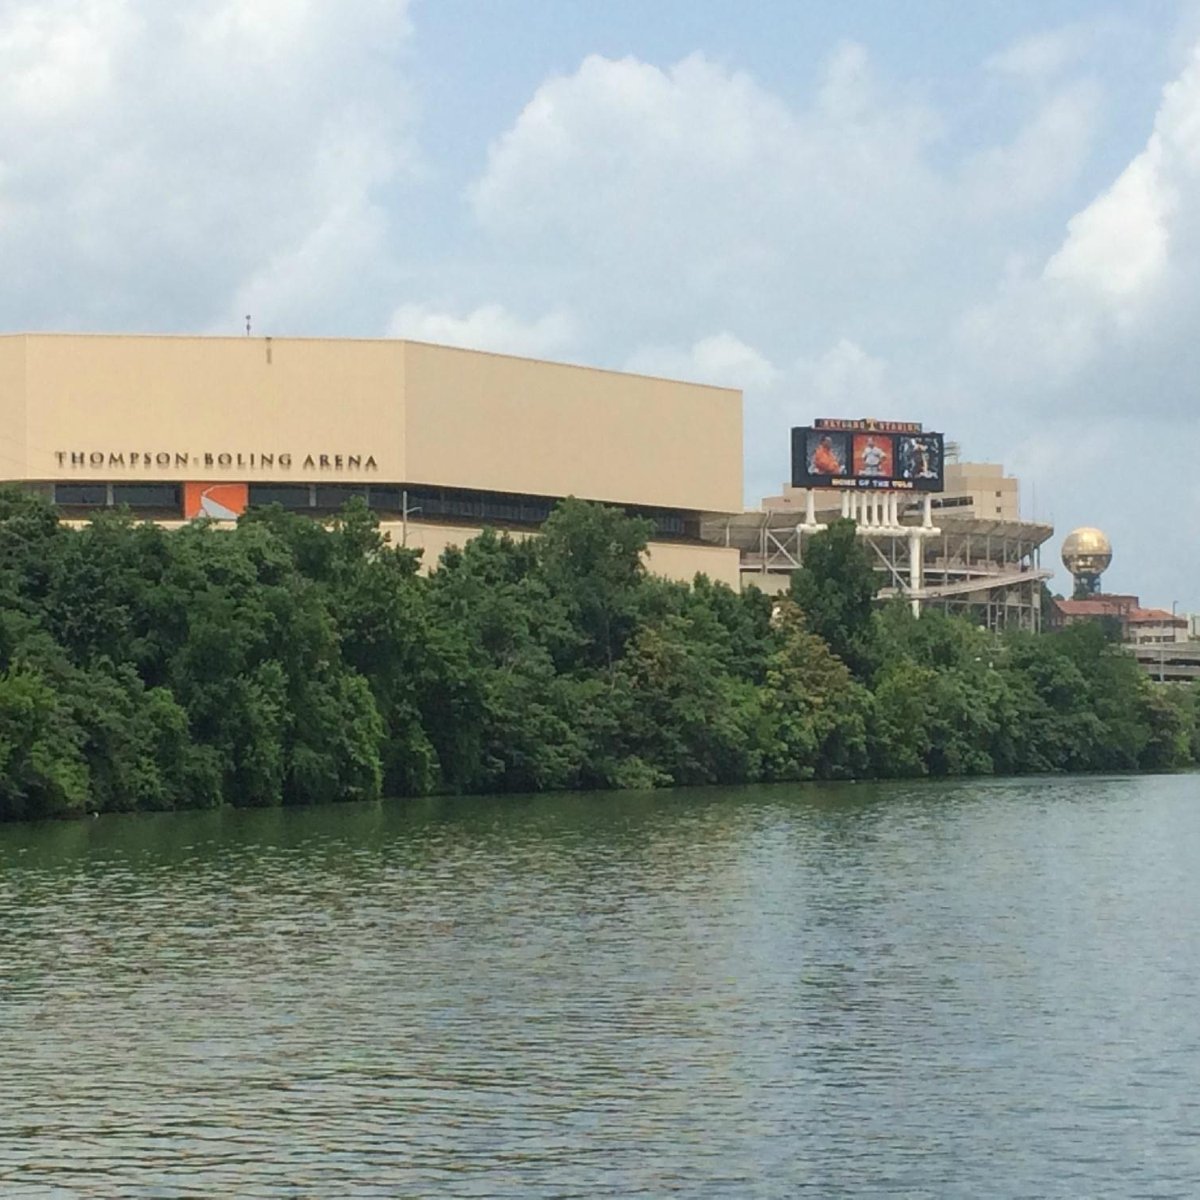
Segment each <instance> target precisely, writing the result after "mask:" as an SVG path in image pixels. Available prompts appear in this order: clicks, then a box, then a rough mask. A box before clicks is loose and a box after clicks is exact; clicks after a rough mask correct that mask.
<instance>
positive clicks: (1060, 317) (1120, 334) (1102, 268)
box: [959, 50, 1200, 410]
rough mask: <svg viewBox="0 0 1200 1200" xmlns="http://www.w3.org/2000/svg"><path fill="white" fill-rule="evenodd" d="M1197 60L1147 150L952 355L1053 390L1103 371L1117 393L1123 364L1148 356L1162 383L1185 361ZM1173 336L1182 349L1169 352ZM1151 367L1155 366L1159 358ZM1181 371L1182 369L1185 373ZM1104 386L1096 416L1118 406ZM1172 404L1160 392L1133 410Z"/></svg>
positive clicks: (975, 315) (1193, 271)
mask: <svg viewBox="0 0 1200 1200" xmlns="http://www.w3.org/2000/svg"><path fill="white" fill-rule="evenodd" d="M1198 213H1200V50H1198V51H1197V52H1195V53H1193V56H1192V59H1191V62H1190V63H1189V64H1188V65H1187V67H1186V68H1185V70H1184V71H1183V73H1182V74H1181V75H1180V77H1179V78H1178V79H1176V80H1175V81H1173V82H1172V83H1170V84H1168V85H1167V87H1166V88H1165V89H1164V90H1163V95H1162V101H1161V104H1160V106H1159V109H1158V112H1157V115H1156V117H1155V121H1154V128H1153V130H1152V132H1151V133H1150V135H1149V137H1148V140H1147V142H1146V145H1145V147H1144V148H1143V149H1142V150H1141V151H1140V152H1139V153H1137V154H1136V155H1135V156H1134V158H1133V159H1132V160H1131V161H1130V163H1129V164H1128V166H1127V167H1125V169H1124V170H1123V171H1121V173H1120V174H1119V175H1118V177H1117V178H1116V180H1115V181H1114V182H1113V184H1112V185H1111V186H1110V187H1108V188H1107V189H1105V190H1104V191H1103V192H1102V193H1101V194H1100V195H1098V196H1097V197H1096V198H1095V199H1094V200H1093V201H1092V202H1091V203H1090V204H1088V205H1087V206H1085V207H1084V208H1083V209H1081V210H1080V211H1079V212H1078V213H1076V214H1075V215H1074V216H1073V217H1071V218H1070V220H1069V221H1068V222H1067V226H1066V235H1065V237H1064V238H1063V240H1062V243H1061V245H1060V246H1059V247H1058V248H1057V249H1056V250H1055V251H1054V252H1053V253H1052V254H1051V255H1050V256H1049V257H1048V258H1047V260H1046V262H1045V265H1044V266H1043V267H1042V268H1041V270H1040V271H1033V272H1017V273H1016V274H1015V275H1013V276H1010V277H1009V278H1008V279H1007V280H1005V281H1004V283H1003V284H1002V286H1001V288H1000V290H999V292H998V294H997V296H996V297H994V298H993V299H991V300H989V301H986V302H983V303H980V304H977V305H975V306H974V307H973V308H972V309H971V310H970V311H969V312H968V313H967V314H966V315H965V316H964V318H963V320H962V322H961V323H960V326H959V335H960V338H961V342H960V346H961V348H962V350H963V351H964V352H965V353H966V354H968V355H978V356H979V358H980V360H981V364H982V365H986V366H987V367H988V368H990V369H992V370H994V371H995V372H996V373H997V375H998V376H999V377H1000V378H1001V379H1007V380H1010V381H1013V382H1018V383H1020V382H1023V383H1025V384H1028V383H1029V382H1031V381H1038V382H1040V383H1041V384H1042V386H1043V387H1047V386H1048V387H1050V388H1053V389H1057V390H1059V391H1060V392H1061V389H1063V388H1065V387H1067V386H1068V385H1069V384H1071V382H1072V381H1073V380H1075V379H1077V378H1078V377H1080V375H1081V374H1082V373H1084V372H1089V371H1102V372H1104V374H1105V375H1106V376H1107V377H1108V380H1109V383H1110V385H1111V383H1112V381H1114V380H1115V379H1117V378H1120V379H1121V381H1122V385H1123V386H1126V387H1127V386H1129V385H1130V383H1131V382H1132V380H1130V379H1129V378H1128V376H1127V373H1126V369H1127V367H1128V361H1127V360H1128V358H1129V356H1142V364H1141V370H1142V378H1143V380H1145V379H1147V378H1149V377H1150V376H1151V374H1152V372H1151V371H1150V370H1148V369H1147V361H1148V357H1152V359H1153V360H1156V361H1161V362H1162V363H1163V365H1164V366H1165V367H1166V368H1167V373H1168V375H1170V374H1171V373H1172V372H1171V365H1172V358H1171V356H1172V355H1173V356H1174V359H1175V361H1176V362H1179V361H1184V360H1186V361H1188V362H1189V364H1190V362H1191V359H1192V351H1191V344H1192V342H1193V341H1194V338H1193V336H1192V333H1191V328H1190V325H1191V318H1192V317H1194V315H1195V314H1196V313H1197V311H1198V310H1200V287H1198V286H1197V283H1196V280H1197V278H1198V277H1200V276H1198V271H1200V219H1198V217H1197V214H1198ZM1179 336H1183V337H1185V338H1186V344H1184V345H1180V344H1178V343H1177V342H1176V343H1175V344H1174V346H1172V342H1173V341H1174V340H1175V339H1176V338H1177V337H1179ZM1160 356H1161V357H1160ZM1188 369H1189V370H1190V369H1191V368H1190V365H1189V368H1188ZM1127 400H1128V396H1127V395H1120V394H1112V393H1111V392H1110V389H1109V387H1106V386H1104V385H1103V384H1102V385H1101V386H1099V387H1091V388H1089V391H1088V392H1087V393H1086V400H1085V403H1086V405H1087V407H1088V408H1090V409H1092V410H1094V409H1096V408H1097V407H1099V406H1105V407H1110V406H1112V405H1114V404H1116V405H1118V406H1119V405H1120V404H1121V403H1122V402H1127ZM1139 403H1141V404H1142V405H1144V406H1147V407H1149V408H1151V409H1154V408H1158V409H1160V410H1161V409H1162V408H1163V406H1164V405H1165V406H1168V407H1169V406H1173V405H1177V404H1178V394H1177V393H1174V391H1173V389H1172V388H1170V387H1167V388H1163V387H1162V386H1161V374H1160V381H1159V386H1158V387H1156V388H1155V390H1154V394H1150V395H1146V396H1144V397H1142V398H1141V399H1140V401H1139Z"/></svg>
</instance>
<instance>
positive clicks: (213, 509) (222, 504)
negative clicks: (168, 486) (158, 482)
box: [183, 483, 250, 521]
mask: <svg viewBox="0 0 1200 1200" xmlns="http://www.w3.org/2000/svg"><path fill="white" fill-rule="evenodd" d="M249 502H250V486H249V484H245V483H185V484H184V485H183V515H184V516H185V517H187V519H188V520H189V521H195V520H197V519H198V518H200V517H207V518H208V519H209V520H211V521H236V520H237V519H238V517H240V516H241V515H242V513H244V512H245V511H246V505H247V504H249Z"/></svg>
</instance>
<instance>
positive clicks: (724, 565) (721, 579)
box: [646, 542, 741, 591]
mask: <svg viewBox="0 0 1200 1200" xmlns="http://www.w3.org/2000/svg"><path fill="white" fill-rule="evenodd" d="M740 562H741V554H740V552H739V551H738V550H737V549H736V548H734V547H732V546H705V545H697V544H696V543H694V542H688V543H684V542H651V543H650V545H649V547H648V549H647V552H646V568H647V570H649V571H650V572H651V573H652V574H654V575H661V576H663V577H664V578H666V579H678V580H682V581H683V582H684V583H691V582H692V580H693V579H694V578H695V577H696V575H697V574H700V575H707V576H708V577H709V579H711V580H712V581H713V582H714V583H726V584H728V585H729V586H730V587H731V588H733V589H734V591H737V590H738V588H739V587H740V586H741V583H740V575H741V571H740V567H739V564H740Z"/></svg>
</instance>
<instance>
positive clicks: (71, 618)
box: [0, 490, 1200, 819]
mask: <svg viewBox="0 0 1200 1200" xmlns="http://www.w3.org/2000/svg"><path fill="white" fill-rule="evenodd" d="M648 534H649V527H648V525H647V524H646V523H645V522H643V521H640V520H636V519H631V518H628V517H626V516H624V515H623V514H621V513H618V512H615V511H613V510H610V509H606V508H602V507H600V506H596V505H590V504H586V503H583V502H578V501H567V502H566V503H564V504H563V505H561V506H560V507H559V509H558V510H557V511H556V513H555V514H554V516H553V517H552V518H551V520H550V521H549V522H548V524H547V525H546V526H545V528H544V533H543V536H542V537H540V538H536V539H525V540H515V539H513V538H510V537H509V536H507V535H504V534H496V533H490V532H489V533H486V534H484V535H483V536H482V537H480V538H478V539H477V540H475V541H474V542H472V543H470V544H469V545H468V546H467V547H465V548H464V549H462V550H451V551H448V552H447V553H446V554H445V555H444V556H443V558H442V559H441V561H440V563H439V564H437V567H436V570H434V571H433V572H432V573H431V574H430V575H429V576H428V577H424V576H421V575H419V574H418V573H417V568H418V561H419V560H418V557H417V555H416V554H415V553H413V552H411V551H408V550H405V549H403V548H397V547H393V546H390V545H388V544H387V543H386V542H385V540H384V539H383V538H382V537H381V536H380V533H379V531H378V528H377V525H376V523H375V521H374V518H373V517H372V516H371V514H370V513H369V512H368V511H367V510H366V509H365V507H362V506H353V505H352V506H351V507H349V508H347V509H346V511H345V512H344V513H343V514H342V516H341V517H340V519H338V520H337V521H336V522H334V523H333V524H332V525H331V526H330V527H324V526H322V525H320V524H318V523H316V522H313V521H311V520H309V519H306V518H303V517H297V516H293V515H290V514H286V513H284V512H282V511H280V510H278V509H267V510H261V511H257V512H252V513H250V514H248V515H247V516H246V517H244V518H243V519H242V520H241V522H240V523H239V525H238V527H237V529H236V531H232V532H230V531H220V530H216V529H213V528H211V527H209V526H206V525H203V524H198V525H193V526H189V527H187V528H185V529H182V530H179V531H177V532H166V531H163V530H161V529H159V528H157V527H155V526H153V525H147V524H137V523H135V522H134V521H133V520H132V519H131V518H129V517H128V516H125V515H120V514H115V515H114V514H105V515H101V516H98V517H97V519H96V520H95V521H94V523H92V524H90V525H88V526H86V527H85V528H82V529H70V528H67V527H64V526H62V525H60V524H59V522H58V520H57V518H56V515H55V512H54V510H53V509H52V508H51V507H50V506H48V505H47V504H45V503H44V502H42V501H41V500H39V499H37V498H35V497H32V496H29V495H26V494H24V493H22V492H20V491H16V490H3V491H0V817H3V818H17V819H20V818H31V817H42V816H59V815H71V814H82V813H86V812H89V811H110V810H123V809H124V810H128V809H166V808H176V807H178V808H183V807H204V806H215V805H221V804H238V805H275V804H313V803H320V802H325V801H332V800H343V799H370V798H374V797H377V796H380V795H414V794H421V793H429V792H435V791H488V792H503V791H532V790H540V789H550V788H641V787H651V786H660V785H669V784H698V783H713V782H736V781H742V780H795V779H814V778H816V779H836V778H847V777H861V776H871V775H875V776H916V775H954V774H971V773H985V772H1028V771H1061V770H1130V769H1138V768H1141V769H1168V768H1174V767H1178V766H1182V765H1186V764H1188V763H1190V762H1192V761H1193V760H1194V758H1195V757H1196V755H1197V753H1198V751H1200V746H1198V744H1197V743H1198V738H1197V703H1196V700H1197V697H1196V693H1195V691H1194V690H1193V689H1182V688H1171V687H1166V688H1164V687H1161V686H1158V685H1155V684H1153V683H1151V682H1150V681H1148V680H1147V679H1145V678H1144V677H1143V676H1142V675H1141V674H1140V673H1139V672H1138V670H1137V668H1136V666H1135V665H1134V663H1133V662H1132V660H1131V659H1130V658H1128V657H1127V656H1126V655H1124V654H1123V653H1122V652H1121V651H1120V650H1119V648H1117V647H1115V646H1113V645H1112V644H1111V643H1110V642H1108V641H1107V640H1106V639H1105V637H1104V635H1103V634H1102V633H1101V632H1100V631H1099V630H1097V629H1095V628H1092V627H1086V626H1085V627H1077V628H1073V629H1071V630H1068V631H1067V632H1066V633H1063V634H1059V635H1056V636H1046V637H1040V638H1035V637H1030V636H1019V637H1006V638H1002V639H998V638H996V637H995V636H994V635H991V634H988V633H986V632H984V631H982V630H980V629H978V628H976V627H974V626H973V625H972V624H970V623H969V622H967V621H965V620H959V619H952V618H947V617H944V616H941V615H939V614H936V613H930V614H927V615H926V616H924V617H922V618H921V619H920V620H916V619H914V618H913V617H912V616H911V615H910V614H909V612H908V610H907V609H906V608H905V607H904V606H902V605H894V606H891V607H885V608H882V609H881V608H879V607H877V606H876V604H875V581H874V576H873V573H872V571H871V569H870V565H869V563H868V561H867V559H866V558H865V555H864V552H863V550H862V549H861V547H860V546H859V545H858V544H857V542H856V540H855V538H854V531H853V527H852V526H851V525H850V524H849V523H848V522H844V523H839V524H838V525H835V526H833V527H832V528H831V529H830V530H829V531H828V533H826V534H823V535H821V536H820V537H818V538H815V539H813V541H812V542H811V543H810V550H809V552H808V557H807V563H806V568H805V570H803V571H800V572H798V573H797V574H796V576H795V578H794V580H793V583H792V589H791V595H790V597H789V598H784V599H782V600H778V601H772V600H771V599H768V598H767V597H765V596H764V595H763V594H761V593H760V592H758V591H755V590H753V589H751V590H748V591H747V592H746V593H745V594H742V595H738V594H737V593H735V592H733V591H732V590H730V589H729V588H726V587H724V586H720V585H715V584H712V583H710V582H708V581H707V580H705V579H703V578H699V579H697V580H696V582H695V585H694V586H692V587H688V586H685V585H681V584H674V583H669V582H666V581H664V580H661V579H658V578H655V577H652V576H649V575H647V574H646V572H645V570H644V569H643V566H642V558H641V552H642V551H643V549H644V548H645V544H646V539H647V536H648Z"/></svg>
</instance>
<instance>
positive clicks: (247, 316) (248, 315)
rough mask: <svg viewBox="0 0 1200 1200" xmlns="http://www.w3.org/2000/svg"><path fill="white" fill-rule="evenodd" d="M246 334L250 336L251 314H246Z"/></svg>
mask: <svg viewBox="0 0 1200 1200" xmlns="http://www.w3.org/2000/svg"><path fill="white" fill-rule="evenodd" d="M246 336H247V337H249V336H250V314H249V313H247V314H246Z"/></svg>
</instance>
